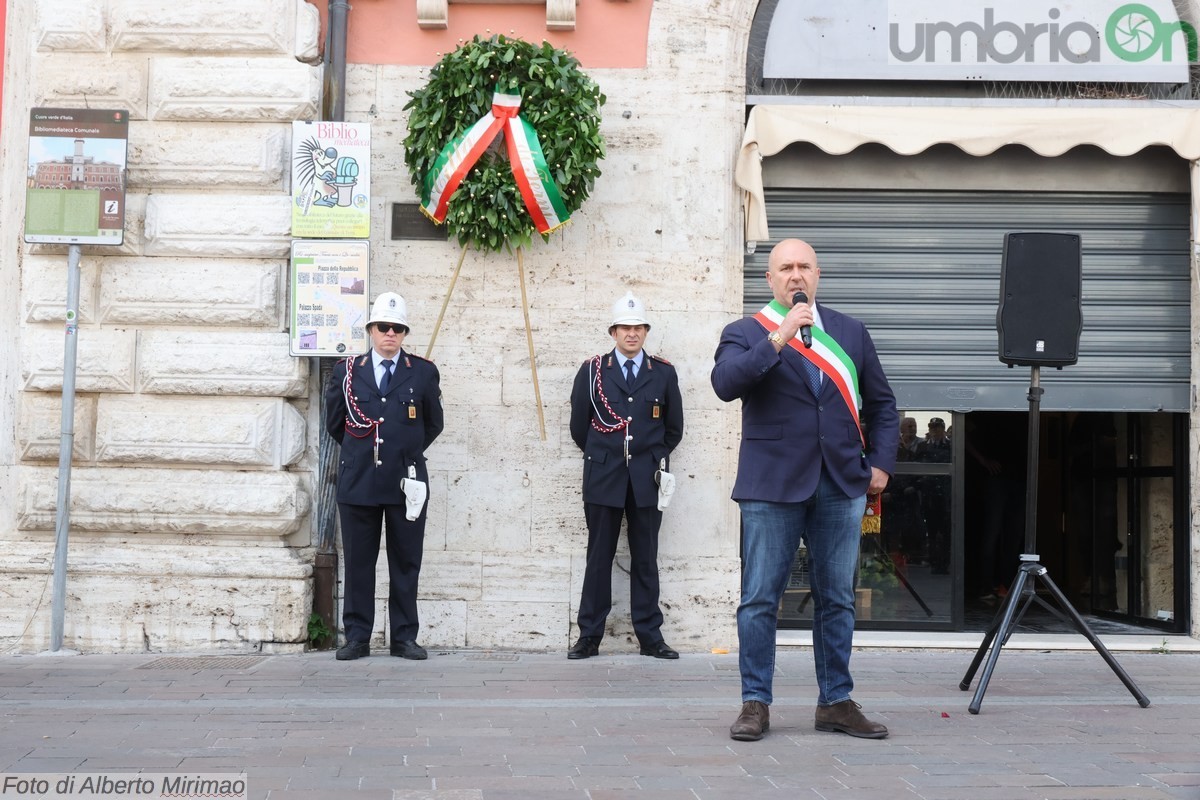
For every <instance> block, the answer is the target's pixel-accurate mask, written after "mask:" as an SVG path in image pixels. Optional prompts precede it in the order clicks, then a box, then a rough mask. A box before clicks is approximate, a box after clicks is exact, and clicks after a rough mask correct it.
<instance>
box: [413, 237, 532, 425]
mask: <svg viewBox="0 0 1200 800" xmlns="http://www.w3.org/2000/svg"><path fill="white" fill-rule="evenodd" d="M466 257H467V245H465V244H464V245H463V247H462V252H461V253H459V254H458V264H457V265H455V267H454V275H452V276H451V278H450V286H449V288H448V289H446V299H445V300H443V301H442V310H441V311H440V312H438V318H437V322H435V323H434V325H433V335H432V336H430V337H429V346H428V347H427V348H425V357H426V358H429V355H430V354H431V353H432V352H433V345H434V342H436V341H437V336H438V331H439V330H440V329H441V327H442V319H443V318H444V317H445V316H446V308H447V307H448V306H449V305H450V296H451V295H452V294H454V284H456V283H457V282H458V273H459V272H461V271H462V265H463V261H464V260H465V259H466ZM517 276H518V278H519V280H520V283H521V311H522V312H523V313H524V315H525V341H526V342H527V343H528V345H529V372H530V374H531V375H532V377H533V398H534V402H535V403H536V404H537V415H538V427H539V428H540V430H541V434H542V441H543V442H544V441H546V414H545V412H544V411H543V410H542V390H541V389H540V388H539V387H538V376H537V354H536V353H535V351H534V349H533V328H532V327H531V326H530V324H529V298H528V296H527V295H526V293H525V258H524V250H523V248H520V247H518V248H517Z"/></svg>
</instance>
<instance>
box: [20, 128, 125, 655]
mask: <svg viewBox="0 0 1200 800" xmlns="http://www.w3.org/2000/svg"><path fill="white" fill-rule="evenodd" d="M128 142H129V112H128V111H124V110H119V109H113V110H104V109H89V108H34V109H31V110H30V112H29V158H28V163H27V172H26V174H27V180H26V188H25V241H26V242H28V243H30V244H65V245H67V319H66V345H65V347H64V349H63V383H62V435H61V438H60V441H59V450H58V506H57V508H56V509H55V523H54V588H53V598H52V603H53V608H52V611H51V620H50V650H51V651H52V652H58V651H59V650H61V649H62V644H63V620H64V618H65V616H66V602H67V539H68V532H69V531H70V527H71V456H72V453H73V452H74V449H75V371H76V367H75V364H76V353H77V348H78V344H79V259H80V257H81V256H82V254H83V251H82V245H85V244H91V245H113V246H117V245H120V244H122V243H123V242H124V241H125V168H126V162H127V158H128V154H129V145H128Z"/></svg>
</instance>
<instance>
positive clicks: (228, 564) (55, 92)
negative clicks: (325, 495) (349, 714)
mask: <svg viewBox="0 0 1200 800" xmlns="http://www.w3.org/2000/svg"><path fill="white" fill-rule="evenodd" d="M30 5H33V4H17V6H18V7H17V8H15V9H14V10H13V16H12V18H11V20H10V28H9V31H10V56H9V58H10V60H9V62H8V64H7V76H6V77H7V80H6V82H5V86H6V87H8V88H10V90H11V91H14V92H15V93H17V94H18V95H19V97H18V98H17V100H16V102H13V101H12V98H11V95H10V97H8V98H6V101H7V102H6V103H5V110H6V112H7V113H6V115H5V121H4V140H5V152H6V162H5V173H4V174H5V186H6V188H7V189H8V190H9V191H8V195H9V196H10V197H20V196H22V195H23V189H22V187H23V183H22V181H21V173H23V172H24V164H23V159H24V157H25V152H26V145H25V142H26V135H27V130H28V126H27V120H28V108H29V107H31V106H65V107H85V106H86V107H91V108H118V109H127V110H128V111H129V113H130V138H129V158H128V161H129V170H128V185H127V191H128V200H129V203H128V211H127V218H126V230H125V242H124V245H123V246H121V247H111V248H105V247H85V248H84V250H83V259H82V264H81V273H82V274H81V285H80V304H79V312H80V325H79V333H78V369H77V382H76V391H77V401H76V410H75V441H74V464H73V470H72V477H71V500H72V502H71V515H70V547H69V551H68V566H69V569H68V579H67V599H66V605H65V631H64V634H65V636H64V646H66V647H68V648H73V649H79V650H100V651H130V650H134V651H136V650H156V651H173V650H212V649H274V650H278V649H296V648H300V647H303V645H304V642H305V641H306V640H307V621H308V616H309V613H310V612H311V608H312V589H311V574H312V567H311V560H312V559H311V553H310V552H309V542H310V533H309V513H310V506H311V503H312V501H311V495H312V488H311V484H312V477H311V473H312V462H313V455H312V451H313V445H312V441H313V439H312V435H311V429H312V424H311V421H310V417H311V416H312V414H313V413H314V409H313V408H311V406H310V402H309V398H310V396H311V393H312V391H311V390H312V382H313V378H312V377H311V376H310V374H309V364H308V363H307V361H306V360H304V359H295V358H292V357H290V356H289V355H288V337H287V333H286V331H285V328H284V324H285V318H284V310H285V309H286V304H285V303H286V278H287V257H288V252H289V245H290V230H289V214H288V199H287V195H286V190H287V188H288V182H289V155H290V154H289V150H288V148H289V146H290V142H289V139H290V124H289V123H290V122H291V121H292V120H293V119H311V118H314V117H315V116H316V115H317V114H318V113H319V108H320V81H321V69H320V66H319V59H318V55H317V44H318V41H319V35H320V34H319V20H318V14H317V10H316V8H315V7H313V6H311V5H309V4H307V3H304V2H302V0H236V2H235V1H234V0H209V2H206V3H204V4H203V7H202V9H200V8H198V7H193V6H191V5H188V4H170V3H164V2H160V1H159V0H119V1H115V2H106V0H58V1H54V0H50V1H46V0H42V1H41V2H38V3H37V4H36V6H34V7H33V8H28V7H27V6H30ZM14 175H15V177H14ZM11 205H13V206H18V208H17V209H16V213H13V211H12V210H8V211H7V212H6V214H5V217H4V224H5V228H6V230H7V232H8V233H9V235H8V236H6V237H5V240H4V241H5V242H6V243H9V244H6V247H7V248H8V249H7V250H5V251H4V252H3V253H0V258H2V259H3V260H2V262H0V264H2V266H0V274H2V275H3V283H4V285H5V286H12V285H19V287H20V291H19V294H17V295H16V297H17V301H16V303H15V305H13V306H11V307H6V308H5V319H7V320H13V321H14V322H15V324H13V325H10V329H11V330H12V331H14V342H15V344H16V347H13V348H6V352H5V354H4V355H3V356H2V357H0V358H3V360H4V367H5V369H4V370H3V372H4V375H5V381H4V392H5V397H6V398H8V397H12V398H13V403H12V405H11V408H12V409H13V411H12V414H13V417H14V424H13V425H12V426H11V427H10V426H5V430H8V431H15V435H14V436H12V439H11V441H5V442H3V443H2V444H0V447H3V448H4V449H3V450H2V451H0V452H2V453H3V454H4V456H5V458H4V459H3V469H4V476H5V478H6V480H5V485H6V488H7V489H8V491H7V492H6V493H5V494H6V495H7V497H6V498H5V501H4V502H5V505H4V506H2V507H0V509H2V511H3V515H2V516H0V537H2V538H3V539H5V540H6V541H5V543H4V548H3V554H2V555H0V573H2V574H3V576H4V578H3V580H0V586H3V587H4V588H2V589H0V599H2V600H3V603H2V609H3V610H2V611H0V642H6V643H10V644H12V645H13V646H15V647H17V648H19V649H21V650H37V649H41V648H44V647H46V646H47V644H48V643H49V628H50V608H51V592H50V590H49V588H48V586H49V571H50V569H51V564H52V560H53V552H54V540H55V533H54V529H55V520H56V505H57V485H58V469H57V463H58V452H59V441H60V416H61V409H62V381H63V349H64V338H63V323H64V320H65V315H64V311H65V303H66V283H67V280H66V275H67V266H66V248H64V247H55V246H46V245H37V246H29V245H21V244H19V242H20V233H19V231H20V227H21V225H22V217H21V210H20V206H23V203H21V204H15V203H14V204H11ZM11 243H15V244H11ZM5 405H6V406H7V405H8V403H5ZM6 438H7V437H6Z"/></svg>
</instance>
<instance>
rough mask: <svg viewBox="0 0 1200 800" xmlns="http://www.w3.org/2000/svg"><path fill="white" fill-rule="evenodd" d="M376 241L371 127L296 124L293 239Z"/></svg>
mask: <svg viewBox="0 0 1200 800" xmlns="http://www.w3.org/2000/svg"><path fill="white" fill-rule="evenodd" d="M370 235H371V126H370V125H369V124H368V123H365V122H293V123H292V237H293V238H296V239H366V238H367V237H369V236H370Z"/></svg>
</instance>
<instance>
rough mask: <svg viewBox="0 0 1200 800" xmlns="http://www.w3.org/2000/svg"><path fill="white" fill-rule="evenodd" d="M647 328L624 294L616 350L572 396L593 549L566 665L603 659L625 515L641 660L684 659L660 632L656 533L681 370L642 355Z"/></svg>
mask: <svg viewBox="0 0 1200 800" xmlns="http://www.w3.org/2000/svg"><path fill="white" fill-rule="evenodd" d="M649 331H650V323H649V321H648V320H647V319H646V309H645V306H644V305H643V304H642V301H641V300H639V299H638V298H636V297H634V295H633V293H632V292H628V293H626V294H625V296H624V297H622V298H621V299H620V300H617V301H616V303H614V304H613V315H612V324H611V325H610V326H609V328H608V332H609V335H610V336H612V338H613V342H614V343H615V345H616V346H615V347H614V348H613V349H612V350H611V351H609V352H608V353H605V354H602V355H597V356H593V357H592V358H589V359H588V360H587V361H585V362H583V365H582V366H580V368H579V372H578V374H577V375H576V376H575V385H574V388H573V389H572V392H571V438H572V439H574V440H575V444H577V445H579V449H580V450H582V451H583V506H584V515H585V517H586V519H587V526H588V548H587V566H586V569H585V572H584V577H583V592H582V595H581V596H580V600H579V615H578V618H577V622H578V625H579V638H578V639H577V640H576V642H575V643H574V644H573V645H572V646H571V647H570V649H569V650H568V651H567V658H570V659H581V658H589V657H591V656H594V655H598V654H599V652H600V641H601V640H602V639H603V638H604V632H605V623H606V620H607V619H608V612H609V611H610V610H611V609H612V564H613V556H614V555H615V554H616V550H617V540H618V538H619V536H620V532H621V519H622V517H624V519H625V521H626V522H627V523H628V536H629V554H630V575H629V594H630V616H631V617H632V621H633V629H634V633H635V634H636V635H637V638H638V643H639V645H640V649H641V653H642V655H645V656H654V657H655V658H679V653H677V652H675V651H674V650H672V649H671V648H670V647H669V646H667V643H666V642H665V641H664V640H663V635H662V632H661V628H662V624H663V614H662V610H661V609H660V608H659V604H658V597H659V584H658V529H659V526H660V524H661V523H662V510H661V508H664V507H665V505H666V504H665V502H664V500H663V499H660V486H659V484H660V482H661V481H660V480H659V478H661V474H662V473H667V472H668V470H669V459H670V455H671V451H672V450H674V449H675V446H676V445H678V444H679V442H680V440H681V439H682V438H683V401H682V399H681V397H680V393H679V379H678V377H677V376H676V374H675V368H674V367H673V366H671V364H670V363H669V362H667V361H665V360H663V359H662V358H659V357H657V356H652V355H650V354H649V353H647V352H646V351H645V350H644V349H643V346H644V345H645V342H646V335H647V333H648V332H649ZM668 477H669V476H668Z"/></svg>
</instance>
